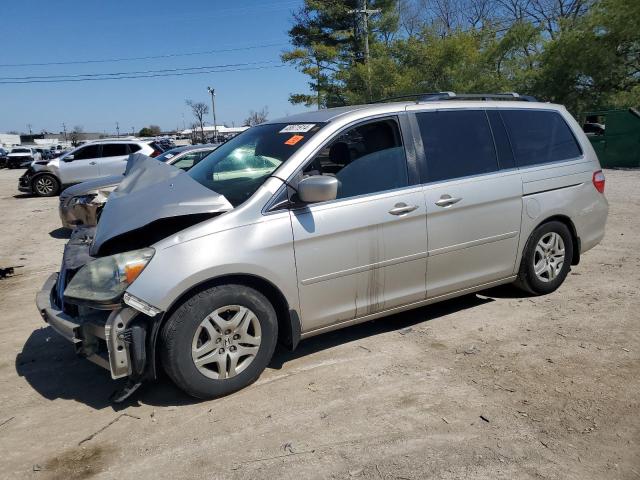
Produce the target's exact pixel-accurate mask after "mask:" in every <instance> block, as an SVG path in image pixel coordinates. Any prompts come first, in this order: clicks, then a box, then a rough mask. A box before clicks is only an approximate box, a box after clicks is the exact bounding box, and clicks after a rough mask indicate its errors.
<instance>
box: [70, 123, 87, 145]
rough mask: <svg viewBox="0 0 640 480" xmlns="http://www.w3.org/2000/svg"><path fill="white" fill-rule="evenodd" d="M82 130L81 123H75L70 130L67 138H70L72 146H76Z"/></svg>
mask: <svg viewBox="0 0 640 480" xmlns="http://www.w3.org/2000/svg"><path fill="white" fill-rule="evenodd" d="M83 132H84V128H83V127H82V125H76V126H75V127H73V130H71V134H70V136H69V138H70V139H71V145H73V146H74V147H77V146H78V143H79V142H80V136H81V134H82V133H83Z"/></svg>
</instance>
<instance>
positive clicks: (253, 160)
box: [188, 123, 324, 207]
mask: <svg viewBox="0 0 640 480" xmlns="http://www.w3.org/2000/svg"><path fill="white" fill-rule="evenodd" d="M323 125H324V124H321V123H317V124H312V123H303V124H286V123H269V124H263V125H258V126H255V127H252V128H250V129H248V130H245V131H244V132H243V133H241V134H240V135H238V136H236V137H234V138H233V139H231V140H229V141H228V142H227V143H225V144H223V145H221V146H220V147H218V148H217V149H216V150H214V151H213V152H211V154H209V155H208V156H207V157H205V158H204V159H202V160H201V161H200V162H199V163H198V164H197V165H195V166H194V167H193V168H191V169H190V170H189V172H188V175H189V176H191V178H193V179H194V180H195V181H197V182H198V183H200V184H201V185H204V186H205V187H207V188H209V189H211V190H213V191H215V192H217V193H219V194H221V195H224V196H225V198H226V199H227V200H228V201H229V202H230V203H231V204H232V205H233V206H234V207H235V206H238V205H240V204H241V203H243V202H244V201H245V200H247V199H248V198H249V197H250V196H251V195H253V194H254V192H255V191H256V190H257V189H258V188H259V187H260V186H261V185H262V184H263V183H264V181H265V180H266V179H267V178H268V177H269V176H270V175H271V174H272V173H273V172H274V171H275V170H276V169H277V168H278V167H279V166H280V165H281V164H282V163H284V162H286V161H287V160H288V159H289V158H290V157H291V155H293V154H294V153H295V152H297V151H298V150H299V149H300V147H302V146H303V145H304V144H305V143H306V142H307V141H308V140H309V139H310V138H311V137H312V136H313V135H315V134H316V133H317V132H318V131H319V130H320V129H321V128H322V126H323Z"/></svg>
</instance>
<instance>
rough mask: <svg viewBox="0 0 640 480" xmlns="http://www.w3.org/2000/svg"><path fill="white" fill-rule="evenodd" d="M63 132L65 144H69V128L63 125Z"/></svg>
mask: <svg viewBox="0 0 640 480" xmlns="http://www.w3.org/2000/svg"><path fill="white" fill-rule="evenodd" d="M62 130H63V131H64V143H67V126H66V125H65V124H64V123H63V124H62Z"/></svg>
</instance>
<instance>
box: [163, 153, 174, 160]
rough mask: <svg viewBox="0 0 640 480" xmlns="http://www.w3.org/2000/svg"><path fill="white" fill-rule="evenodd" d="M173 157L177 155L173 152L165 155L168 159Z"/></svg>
mask: <svg viewBox="0 0 640 480" xmlns="http://www.w3.org/2000/svg"><path fill="white" fill-rule="evenodd" d="M173 157H175V155H174V154H173V153H166V154H165V155H164V158H166V159H167V160H169V159H170V158H173Z"/></svg>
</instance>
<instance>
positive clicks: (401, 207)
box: [389, 203, 418, 215]
mask: <svg viewBox="0 0 640 480" xmlns="http://www.w3.org/2000/svg"><path fill="white" fill-rule="evenodd" d="M417 208H418V205H407V204H406V203H396V204H395V206H394V207H393V208H392V209H391V210H389V213H390V214H391V215H404V214H405V213H410V212H413V211H414V210H415V209H417Z"/></svg>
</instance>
